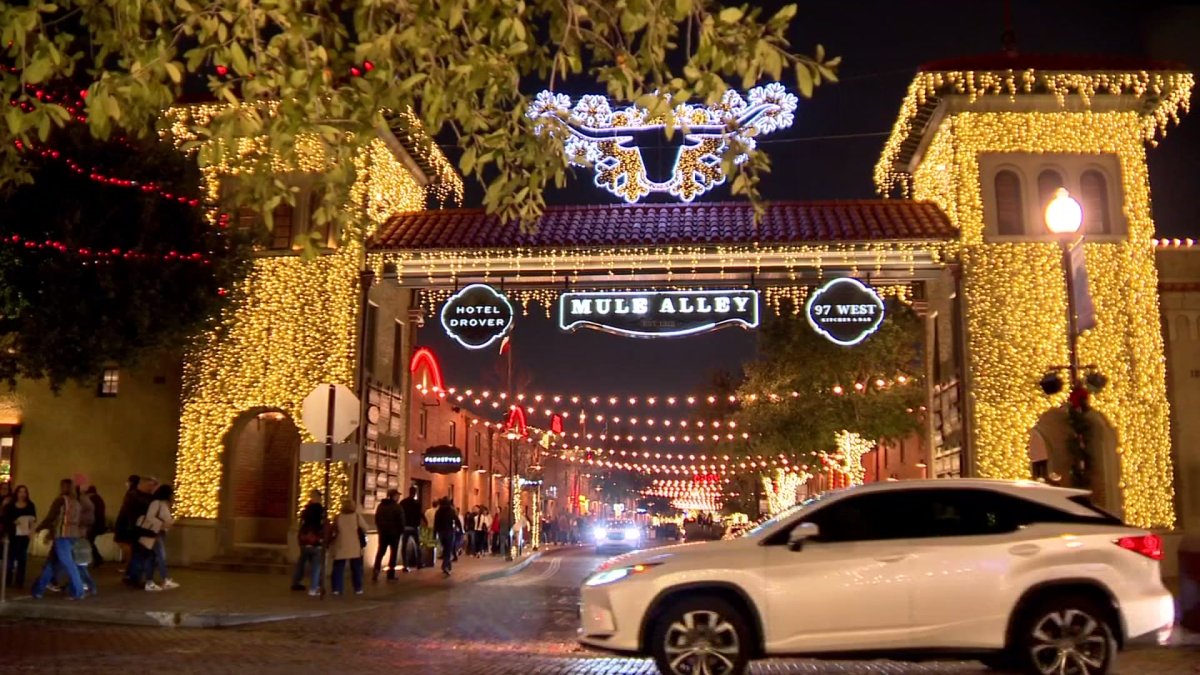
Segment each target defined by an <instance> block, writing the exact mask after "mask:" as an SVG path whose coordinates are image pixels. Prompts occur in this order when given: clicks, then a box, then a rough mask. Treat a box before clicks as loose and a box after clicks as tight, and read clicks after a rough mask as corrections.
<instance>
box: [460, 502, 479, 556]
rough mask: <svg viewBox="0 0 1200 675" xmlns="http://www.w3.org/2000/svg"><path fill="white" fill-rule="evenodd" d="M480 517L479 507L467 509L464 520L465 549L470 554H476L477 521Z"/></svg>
mask: <svg viewBox="0 0 1200 675" xmlns="http://www.w3.org/2000/svg"><path fill="white" fill-rule="evenodd" d="M478 519H479V507H478V506H476V507H475V508H473V509H471V510H469V511H467V515H465V516H463V517H462V521H463V540H464V542H465V543H464V544H463V550H464V551H465V552H466V554H467V555H468V556H474V555H475V521H476V520H478Z"/></svg>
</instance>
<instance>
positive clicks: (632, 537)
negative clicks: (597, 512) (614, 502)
mask: <svg viewBox="0 0 1200 675" xmlns="http://www.w3.org/2000/svg"><path fill="white" fill-rule="evenodd" d="M592 541H593V542H594V543H595V544H596V553H604V552H605V551H612V550H621V551H633V550H635V549H639V548H641V547H642V546H643V544H642V528H641V526H640V525H638V524H637V523H635V522H633V521H632V520H610V521H608V522H606V523H604V524H603V525H597V526H596V527H595V529H593V530H592Z"/></svg>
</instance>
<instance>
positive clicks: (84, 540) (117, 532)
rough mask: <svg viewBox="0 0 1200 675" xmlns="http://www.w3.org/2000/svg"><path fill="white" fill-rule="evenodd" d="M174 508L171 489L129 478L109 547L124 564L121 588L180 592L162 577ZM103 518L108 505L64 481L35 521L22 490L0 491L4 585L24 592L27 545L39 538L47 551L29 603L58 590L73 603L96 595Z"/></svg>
mask: <svg viewBox="0 0 1200 675" xmlns="http://www.w3.org/2000/svg"><path fill="white" fill-rule="evenodd" d="M173 501H174V490H173V489H172V488H171V486H170V485H161V484H159V482H158V480H157V479H155V478H152V477H144V478H143V477H139V476H130V477H129V480H128V481H127V483H126V493H125V497H124V499H123V501H122V503H121V509H120V511H119V512H118V514H117V518H116V522H115V524H114V527H113V540H114V542H116V544H117V545H118V546H119V547H120V549H121V560H122V561H125V563H126V566H125V568H124V569H122V570H120V571H121V573H122V574H123V575H124V580H125V583H127V584H129V585H131V586H133V587H135V588H138V589H141V590H146V591H162V590H168V589H171V588H177V587H178V586H179V584H178V583H176V582H175V581H174V580H172V579H171V577H170V574H169V573H168V570H167V552H166V537H167V532H168V531H169V530H170V529H171V526H172V525H173V524H174V518H173V517H172V515H171V506H172V502H173ZM107 516H108V514H107V505H106V504H105V502H104V499H103V498H102V497H101V496H100V494H99V492H98V491H97V490H96V486H95V485H90V486H88V487H87V488H86V489H84V488H83V487H82V486H80V485H76V484H75V481H74V480H73V479H71V478H64V479H62V480H61V481H59V493H58V495H57V496H56V497H55V498H54V500H53V501H52V502H51V503H50V506H49V508H48V509H47V511H46V514H45V516H44V517H43V518H42V519H41V520H40V521H39V520H38V509H37V506H36V505H35V504H34V501H33V499H32V497H31V496H30V493H29V488H28V487H26V486H24V485H18V486H16V487H15V488H14V487H12V486H11V485H10V484H9V483H7V482H3V483H0V540H4V541H6V543H7V546H8V558H7V564H6V567H5V569H4V570H3V574H4V576H5V579H4V581H5V583H6V585H7V586H8V587H10V588H17V589H23V588H25V582H26V569H27V567H28V564H29V549H30V544H31V542H32V541H33V539H34V538H35V537H43V538H44V540H45V541H46V542H47V544H48V551H47V556H46V562H45V564H44V565H43V566H42V570H41V573H40V574H39V575H38V577H37V579H36V580H35V581H34V582H33V585H32V586H31V587H30V593H31V594H32V595H33V597H34V598H41V597H42V596H43V595H44V594H45V593H46V592H61V591H62V590H64V589H65V590H66V591H67V592H68V594H69V597H70V598H71V599H73V600H81V599H83V598H85V597H87V596H88V595H89V594H91V595H95V594H96V592H97V588H96V581H95V578H94V577H93V576H92V571H93V570H95V569H97V568H99V567H100V566H101V565H102V564H103V563H104V558H103V556H101V555H100V549H99V548H97V546H96V538H97V537H99V536H100V535H102V534H105V533H106V532H108V517H107ZM155 573H157V575H158V579H159V581H157V582H156V581H155Z"/></svg>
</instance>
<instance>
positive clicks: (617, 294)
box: [558, 289, 759, 338]
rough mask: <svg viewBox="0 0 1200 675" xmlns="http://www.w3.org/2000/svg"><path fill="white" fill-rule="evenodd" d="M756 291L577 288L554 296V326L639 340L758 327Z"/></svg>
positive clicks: (567, 329) (566, 329)
mask: <svg viewBox="0 0 1200 675" xmlns="http://www.w3.org/2000/svg"><path fill="white" fill-rule="evenodd" d="M758 320H759V319H758V291H755V290H747V289H740V290H724V291H580V292H568V293H563V294H561V295H560V296H559V299H558V326H559V328H561V329H562V330H565V331H574V330H577V329H579V328H591V329H594V330H600V331H604V332H607V333H613V334H614V335H624V336H627V337H642V338H664V337H681V336H684V335H697V334H699V333H706V332H708V331H713V330H717V329H718V328H724V327H727V326H739V327H741V328H747V329H749V328H757V327H758Z"/></svg>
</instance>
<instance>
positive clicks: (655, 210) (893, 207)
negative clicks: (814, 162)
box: [370, 199, 958, 250]
mask: <svg viewBox="0 0 1200 675" xmlns="http://www.w3.org/2000/svg"><path fill="white" fill-rule="evenodd" d="M753 221H754V218H753V210H752V208H751V206H750V204H749V203H746V202H705V203H698V204H613V205H592V206H551V207H547V208H546V211H545V213H543V214H542V217H541V219H540V220H538V222H537V224H536V226H535V228H534V229H533V230H532V231H531V232H521V228H520V225H519V224H518V223H502V222H501V221H500V218H499V217H497V216H492V215H488V214H487V213H486V212H484V211H483V210H482V209H447V210H438V211H420V212H416V213H404V214H399V215H396V216H393V217H392V218H391V219H390V220H389V221H388V222H387V223H385V224H384V225H383V226H382V227H381V228H380V229H379V231H378V232H377V233H376V234H375V236H374V238H373V239H372V241H371V243H370V247H371V248H372V249H374V250H398V249H400V250H404V249H479V248H515V247H526V248H551V247H589V246H624V245H628V246H679V245H720V244H761V245H768V246H769V245H776V244H805V243H816V242H871V241H885V240H893V239H897V240H913V239H953V238H955V237H957V236H958V232H957V230H956V229H955V228H954V227H953V226H952V225H951V224H950V221H949V219H947V218H946V215H945V214H944V213H942V210H941V209H940V208H938V207H937V205H935V204H933V203H931V202H915V201H907V200H899V199H878V200H862V201H827V202H772V203H770V204H768V205H767V212H766V215H765V216H764V217H763V220H762V222H760V223H759V224H758V227H757V228H755V227H754V222H753Z"/></svg>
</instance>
